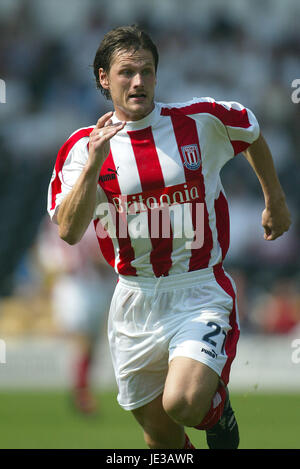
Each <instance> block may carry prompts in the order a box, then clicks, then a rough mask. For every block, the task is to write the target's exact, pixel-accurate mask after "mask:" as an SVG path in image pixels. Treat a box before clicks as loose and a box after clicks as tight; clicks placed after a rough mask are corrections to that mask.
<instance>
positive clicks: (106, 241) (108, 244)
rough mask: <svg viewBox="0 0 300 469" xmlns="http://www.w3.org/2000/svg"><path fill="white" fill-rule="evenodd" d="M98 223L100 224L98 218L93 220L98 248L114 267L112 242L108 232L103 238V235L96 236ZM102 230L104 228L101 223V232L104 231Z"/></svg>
mask: <svg viewBox="0 0 300 469" xmlns="http://www.w3.org/2000/svg"><path fill="white" fill-rule="evenodd" d="M99 225H101V221H100V220H99V218H98V219H97V220H94V228H95V231H96V236H97V240H98V243H99V247H100V250H101V252H102V254H103V257H104V259H105V260H106V262H108V263H109V264H110V265H111V266H112V267H113V268H114V267H115V250H114V245H113V242H112V240H111V238H110V236H109V235H108V234H107V236H106V237H105V238H104V237H101V238H100V237H99V236H98V233H99ZM104 231H105V229H104V227H103V225H101V232H104Z"/></svg>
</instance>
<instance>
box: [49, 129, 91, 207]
mask: <svg viewBox="0 0 300 469" xmlns="http://www.w3.org/2000/svg"><path fill="white" fill-rule="evenodd" d="M93 128H94V127H88V128H86V129H79V130H78V131H77V132H75V133H74V134H73V135H71V137H70V138H68V140H67V141H66V142H65V143H64V144H63V146H62V147H61V148H60V150H59V152H58V155H57V159H56V163H55V178H54V179H53V181H52V183H51V196H52V198H51V210H53V209H54V208H55V204H56V197H57V195H58V194H60V193H61V180H60V177H59V173H60V172H61V170H62V169H63V166H64V164H65V161H66V159H67V157H68V154H69V153H70V151H71V150H72V148H73V146H74V145H75V143H77V142H78V141H79V140H80V139H81V138H83V137H89V135H90V133H91V132H92V130H93Z"/></svg>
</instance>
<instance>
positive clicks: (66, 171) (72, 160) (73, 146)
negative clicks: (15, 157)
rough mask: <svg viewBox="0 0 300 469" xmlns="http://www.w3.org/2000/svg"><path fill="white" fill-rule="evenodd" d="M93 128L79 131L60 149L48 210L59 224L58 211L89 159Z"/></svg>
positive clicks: (49, 194) (50, 185)
mask: <svg viewBox="0 0 300 469" xmlns="http://www.w3.org/2000/svg"><path fill="white" fill-rule="evenodd" d="M92 130H93V127H88V128H84V129H79V130H78V131H76V132H74V133H73V134H72V135H71V137H70V138H69V139H68V140H67V141H66V142H65V143H64V145H63V146H62V147H61V148H60V150H59V152H58V155H57V159H56V163H55V166H54V170H53V173H52V177H51V181H50V184H49V188H48V203H47V210H48V213H49V215H50V217H51V219H52V220H53V221H54V222H57V220H56V215H57V209H58V207H59V205H60V204H61V202H62V200H63V199H64V198H65V197H66V195H68V193H69V192H70V191H71V190H72V188H73V186H74V184H75V183H76V181H77V179H78V178H79V176H80V174H81V172H82V170H83V168H84V166H85V164H86V162H87V159H88V142H89V134H90V133H91V131H92Z"/></svg>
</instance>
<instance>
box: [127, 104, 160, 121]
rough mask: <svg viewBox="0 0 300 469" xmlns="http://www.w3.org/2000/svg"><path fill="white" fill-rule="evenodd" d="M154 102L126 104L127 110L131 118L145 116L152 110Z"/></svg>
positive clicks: (135, 118) (136, 118)
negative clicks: (150, 103)
mask: <svg viewBox="0 0 300 469" xmlns="http://www.w3.org/2000/svg"><path fill="white" fill-rule="evenodd" d="M153 108H154V104H153V105H149V104H146V103H132V104H130V105H129V106H128V108H127V112H128V115H130V118H131V120H140V119H143V118H144V117H146V116H147V115H148V114H150V112H151V111H152V110H153Z"/></svg>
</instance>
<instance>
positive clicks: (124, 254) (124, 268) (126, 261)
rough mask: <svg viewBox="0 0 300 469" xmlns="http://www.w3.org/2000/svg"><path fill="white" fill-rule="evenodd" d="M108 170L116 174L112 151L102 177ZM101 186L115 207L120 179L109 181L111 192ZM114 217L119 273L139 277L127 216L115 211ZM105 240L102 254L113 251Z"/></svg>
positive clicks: (105, 162)
mask: <svg viewBox="0 0 300 469" xmlns="http://www.w3.org/2000/svg"><path fill="white" fill-rule="evenodd" d="M108 168H109V169H112V170H113V171H114V172H115V173H116V166H115V163H114V160H113V157H112V153H111V151H110V153H109V155H108V157H107V158H106V160H105V161H104V163H103V165H102V167H101V171H100V175H104V174H107V173H108ZM99 185H100V186H101V187H102V189H103V190H104V191H105V194H106V196H107V199H108V202H109V203H110V204H111V207H113V200H112V198H113V196H114V195H115V194H119V195H120V194H121V189H120V185H119V182H118V178H117V177H115V178H114V179H112V180H110V181H109V188H110V190H108V185H107V184H105V182H104V183H103V182H101V181H100V180H99ZM112 216H113V219H115V220H116V236H117V239H118V244H119V262H118V265H117V268H118V272H119V273H120V274H121V275H134V276H136V275H137V274H136V269H135V267H133V266H132V265H131V262H132V261H133V260H134V258H135V255H134V250H133V247H132V245H131V241H130V237H129V234H128V225H127V218H126V214H124V213H123V214H122V213H118V212H117V211H115V210H114V213H113V214H112ZM120 234H121V235H120ZM105 239H106V238H105ZM105 239H104V240H103V239H100V238H98V241H99V244H100V247H101V251H102V252H103V251H105V249H106V248H108V249H109V250H111V246H108V244H107V243H108V242H107V241H105ZM111 245H112V242H111ZM107 255H108V256H109V255H110V254H109V252H108V253H107ZM113 255H115V254H113ZM103 256H104V257H106V255H105V253H104V252H103Z"/></svg>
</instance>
